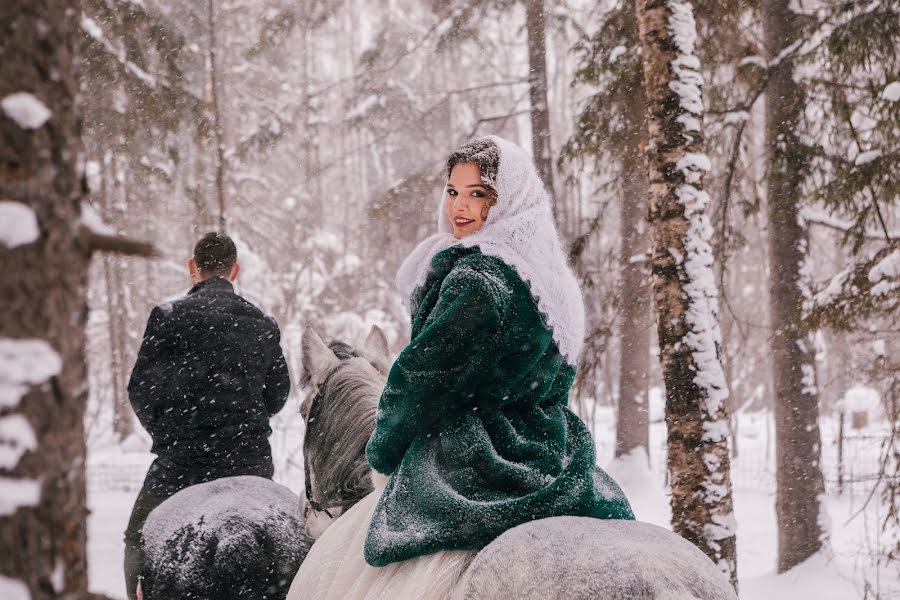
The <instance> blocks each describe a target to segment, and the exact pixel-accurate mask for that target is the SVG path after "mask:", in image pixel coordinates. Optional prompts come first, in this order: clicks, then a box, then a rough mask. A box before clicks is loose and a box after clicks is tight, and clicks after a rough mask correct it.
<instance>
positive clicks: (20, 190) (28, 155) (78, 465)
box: [0, 0, 89, 600]
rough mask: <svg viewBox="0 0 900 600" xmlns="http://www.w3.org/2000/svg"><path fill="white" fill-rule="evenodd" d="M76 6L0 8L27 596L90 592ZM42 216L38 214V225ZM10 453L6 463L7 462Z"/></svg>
mask: <svg viewBox="0 0 900 600" xmlns="http://www.w3.org/2000/svg"><path fill="white" fill-rule="evenodd" d="M80 15H81V11H80V6H79V3H78V2H77V1H62V0H53V1H50V0H10V1H9V2H4V3H3V4H2V8H0V31H2V32H3V35H4V43H3V44H0V65H2V70H3V76H2V77H0V103H2V109H0V198H2V200H3V210H4V211H5V214H4V216H8V214H9V213H10V212H14V213H15V214H18V215H21V217H20V218H18V219H15V220H14V221H13V222H14V223H15V224H16V226H15V234H16V237H17V238H18V243H16V242H11V241H10V239H9V236H8V234H9V233H10V230H9V229H7V228H6V225H5V226H4V237H5V238H7V239H3V240H0V246H4V248H3V251H2V252H0V272H2V273H3V276H2V277H0V297H2V298H3V299H4V305H5V307H6V308H5V310H4V311H2V313H0V363H2V365H0V382H2V387H3V390H4V393H3V397H2V399H0V420H2V422H3V426H4V430H5V431H7V432H8V433H10V435H11V437H12V439H11V440H4V448H6V450H5V451H4V455H6V456H5V457H4V458H5V460H4V461H3V462H2V463H0V485H2V487H3V493H2V498H0V556H3V559H2V561H0V570H2V575H3V576H4V577H7V578H10V580H9V581H5V582H4V589H6V590H14V592H18V595H19V596H21V597H30V598H33V599H36V600H40V599H44V598H72V599H76V598H78V599H80V598H86V597H89V595H88V593H87V584H88V581H87V560H86V528H85V522H86V516H87V509H86V507H85V471H84V464H85V442H84V423H83V420H84V410H85V402H86V398H87V373H86V367H85V361H84V349H85V339H84V330H85V322H86V317H87V301H86V279H87V267H88V261H89V252H88V250H87V248H86V245H85V244H84V243H82V242H81V240H80V238H79V228H78V226H77V225H78V222H79V220H80V217H81V201H82V197H83V195H84V193H85V189H84V185H83V182H82V173H81V172H80V167H79V166H78V162H79V160H80V157H81V152H82V149H81V140H80V118H79V115H78V111H77V108H76V105H75V98H76V96H77V94H78V91H79V90H78V73H77V70H76V68H77V60H76V56H75V52H76V47H77V44H78V41H79V40H80V38H81V35H82V33H81V31H80V29H79V21H80ZM35 219H36V222H35V221H34V220H35ZM10 448H11V453H12V458H11V460H10V458H9V456H8V455H9V449H10Z"/></svg>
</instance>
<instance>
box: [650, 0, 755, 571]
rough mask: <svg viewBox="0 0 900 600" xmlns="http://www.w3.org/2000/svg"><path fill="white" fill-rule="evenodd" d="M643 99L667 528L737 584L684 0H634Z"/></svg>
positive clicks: (697, 110) (688, 9)
mask: <svg viewBox="0 0 900 600" xmlns="http://www.w3.org/2000/svg"><path fill="white" fill-rule="evenodd" d="M635 8H636V14H637V18H638V24H639V30H640V40H641V62H642V67H643V72H644V89H645V92H646V94H647V100H648V121H649V139H648V141H649V145H648V149H647V153H648V158H649V163H650V165H649V167H650V169H649V206H650V223H651V230H652V234H653V248H652V252H653V256H652V263H651V268H652V283H653V291H654V296H655V299H656V309H657V328H658V337H659V345H660V361H661V363H662V370H663V378H664V381H665V385H666V423H667V425H668V471H669V478H670V484H671V488H672V499H671V502H672V526H673V529H674V530H675V531H676V532H677V533H678V534H679V535H681V536H683V537H684V538H686V539H687V540H689V541H691V542H692V543H694V544H695V545H697V546H698V547H699V548H700V549H701V550H702V551H703V552H704V553H705V554H706V555H707V556H709V557H710V558H711V559H712V561H713V562H714V563H716V565H717V566H718V567H719V568H720V569H721V570H722V571H723V572H724V573H725V575H726V576H727V577H729V578H730V580H731V582H732V584H734V585H736V584H737V556H736V550H737V548H736V537H735V521H734V515H733V512H732V500H731V478H730V463H729V456H728V435H727V432H728V426H727V424H726V406H725V401H726V399H727V397H728V390H727V389H726V387H725V380H724V375H723V373H722V365H721V362H720V358H719V356H720V349H719V346H720V332H719V327H718V323H717V321H716V318H717V315H716V313H717V311H718V306H717V304H718V300H717V293H716V285H715V277H714V275H713V271H712V262H713V261H712V248H711V247H710V244H709V238H710V233H711V228H710V225H709V219H708V218H707V216H706V205H707V204H708V202H709V195H708V194H707V193H706V192H705V191H703V173H704V172H705V171H707V170H709V159H708V158H707V157H706V155H705V154H703V151H704V138H703V129H702V125H703V122H702V119H703V103H702V99H701V93H700V85H701V84H702V77H701V75H700V73H699V70H700V61H699V60H698V59H697V58H696V56H694V42H695V39H696V31H697V29H696V24H695V23H694V17H693V8H692V6H691V4H690V2H688V1H686V0H667V1H665V0H635Z"/></svg>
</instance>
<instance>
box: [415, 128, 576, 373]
mask: <svg viewBox="0 0 900 600" xmlns="http://www.w3.org/2000/svg"><path fill="white" fill-rule="evenodd" d="M487 137H488V139H490V140H491V141H492V142H494V144H496V146H497V148H498V149H499V151H500V165H499V169H498V172H497V185H496V188H497V192H498V197H497V204H496V205H495V206H493V207H492V208H491V209H490V212H489V213H488V218H487V220H486V221H485V223H484V225H483V226H482V228H481V229H480V230H478V231H477V232H475V233H474V234H472V235H469V236H466V237H464V238H462V239H460V240H457V239H456V238H454V237H453V234H452V233H451V227H450V223H449V220H448V219H447V217H446V215H445V213H444V209H443V206H444V201H443V195H442V198H441V201H440V203H439V207H438V214H439V216H438V231H439V233H436V234H435V235H432V236H431V237H428V238H426V239H425V240H424V241H422V242H421V243H420V244H419V245H418V246H417V247H416V248H415V249H414V250H413V251H412V252H411V253H410V255H409V256H407V257H406V260H404V261H403V264H402V265H400V269H399V270H398V271H397V289H398V290H400V293H401V294H402V295H403V297H404V298H406V299H411V298H412V297H413V293H415V292H416V290H417V289H418V288H419V287H421V286H422V285H423V284H424V283H425V278H426V276H427V275H428V271H429V269H430V267H431V259H432V258H433V257H434V255H435V254H437V253H438V252H440V251H441V250H444V249H446V248H449V247H450V246H453V245H460V246H463V247H467V248H468V247H472V246H478V247H479V249H480V250H481V253H482V254H486V255H489V256H495V257H497V258H499V259H500V260H502V261H503V262H504V263H506V264H507V265H509V266H510V267H512V268H514V269H515V270H516V272H517V273H518V274H519V277H521V278H522V280H523V281H524V282H525V283H526V284H527V285H528V287H529V289H530V290H531V294H532V295H533V296H534V298H535V299H536V301H537V304H538V309H539V310H540V312H541V313H543V315H544V318H545V320H546V323H547V326H548V327H549V328H550V331H551V333H552V335H553V339H554V341H556V345H557V346H558V347H559V351H560V353H561V354H562V355H563V357H564V358H565V360H566V362H568V363H569V364H571V365H575V364H576V363H577V361H578V355H579V353H580V352H581V348H582V345H583V344H584V327H585V326H584V301H583V299H582V297H581V290H580V288H579V287H578V282H577V281H576V280H575V275H574V274H573V273H572V270H571V269H570V268H569V265H568V262H567V260H566V254H565V252H564V251H563V246H562V243H561V242H560V240H559V234H558V233H557V232H556V226H555V224H554V222H553V212H552V210H551V207H550V198H549V197H548V195H547V192H546V190H545V189H544V185H543V183H542V182H541V179H540V177H539V176H538V174H537V170H536V169H535V167H534V163H533V162H532V161H531V158H530V157H529V156H528V154H527V153H526V152H525V150H523V149H522V148H521V147H519V146H517V145H516V144H513V143H512V142H509V141H507V140H504V139H503V138H500V137H497V136H494V135H491V136H487Z"/></svg>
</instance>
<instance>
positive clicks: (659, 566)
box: [301, 327, 737, 600]
mask: <svg viewBox="0 0 900 600" xmlns="http://www.w3.org/2000/svg"><path fill="white" fill-rule="evenodd" d="M387 356H388V348H387V342H386V340H385V337H384V334H383V333H382V332H381V330H379V329H378V328H377V327H374V328H373V330H372V332H371V333H370V334H369V337H368V339H367V340H366V343H365V345H364V347H363V349H362V350H359V351H356V350H354V349H352V348H351V347H349V346H347V345H346V344H341V343H338V342H336V343H332V344H331V346H329V345H326V344H325V343H324V342H323V341H322V339H321V338H320V337H319V336H318V334H316V332H315V331H313V330H312V329H311V328H307V330H306V331H305V332H304V335H303V358H302V360H303V367H304V372H305V373H306V380H307V383H308V384H309V386H310V388H311V391H312V392H314V395H312V394H311V400H309V401H308V402H307V403H305V406H304V408H303V410H302V412H303V414H304V416H305V418H306V439H305V440H304V445H303V448H304V461H305V465H306V477H307V490H306V499H305V500H301V504H302V506H303V513H304V516H305V521H306V531H307V534H308V535H310V537H312V538H313V539H316V538H318V537H319V536H320V535H321V534H322V533H323V532H324V531H325V529H326V528H327V527H328V526H329V525H330V524H331V523H332V522H333V521H334V520H335V519H337V518H338V517H339V516H340V515H341V514H342V513H343V512H346V510H348V509H349V508H350V506H352V505H353V504H355V503H356V502H358V501H359V500H361V499H362V498H363V497H365V495H366V494H368V493H369V492H371V491H372V490H373V489H374V488H373V484H372V471H371V469H370V467H369V466H368V463H367V462H366V456H365V446H366V441H367V440H368V438H369V436H370V435H371V433H372V431H373V430H374V427H375V411H376V408H377V405H378V399H379V397H380V395H381V390H382V388H383V387H384V383H385V378H386V375H387V362H388V360H387ZM336 448H339V449H341V451H340V452H337V453H336V452H335V451H334V450H335V449H336ZM549 557H553V558H552V560H551V559H549ZM457 590H458V592H457V595H456V596H455V598H454V600H488V599H497V598H516V599H517V600H531V599H534V600H538V599H541V600H546V599H552V598H566V599H574V600H580V599H584V600H587V599H603V600H614V599H615V600H626V599H627V600H635V599H648V600H649V599H663V598H665V599H667V600H668V599H681V598H684V599H689V598H690V599H699V600H737V595H736V594H735V592H734V589H733V588H732V587H731V585H730V584H729V582H728V580H727V579H726V578H725V576H724V575H723V574H722V573H721V572H720V571H719V570H718V568H717V567H716V566H715V565H714V564H713V562H712V561H710V560H709V559H708V558H707V557H706V556H705V555H704V554H703V553H702V552H701V551H700V550H699V549H698V548H697V547H696V546H694V545H693V544H691V543H690V542H688V541H687V540H685V539H684V538H682V537H680V536H678V535H676V534H674V533H672V532H671V531H668V530H666V529H662V528H661V527H656V526H655V525H650V524H649V523H641V522H639V521H617V520H599V519H591V518H587V517H554V518H549V519H539V520H536V521H531V522H529V523H525V524H523V525H519V526H518V527H514V528H513V529H510V530H509V531H507V532H505V533H504V534H503V535H501V536H500V537H498V538H497V539H496V540H494V541H493V542H491V543H490V544H488V546H486V547H485V548H483V549H482V550H481V551H480V552H479V553H478V554H477V556H476V557H475V559H474V560H473V562H472V563H471V565H470V566H469V568H468V569H467V570H466V572H465V574H464V575H463V580H462V585H460V586H459V587H458V588H457Z"/></svg>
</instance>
